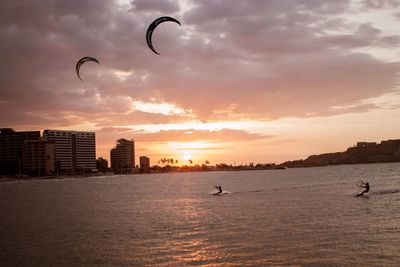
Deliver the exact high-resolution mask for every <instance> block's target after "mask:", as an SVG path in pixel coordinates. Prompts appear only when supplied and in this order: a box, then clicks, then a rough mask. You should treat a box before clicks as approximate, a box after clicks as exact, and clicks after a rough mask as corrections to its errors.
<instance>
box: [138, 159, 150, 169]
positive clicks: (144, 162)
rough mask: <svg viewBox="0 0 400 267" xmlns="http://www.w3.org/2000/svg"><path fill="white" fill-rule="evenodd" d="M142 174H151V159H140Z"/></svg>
mask: <svg viewBox="0 0 400 267" xmlns="http://www.w3.org/2000/svg"><path fill="white" fill-rule="evenodd" d="M139 163H140V172H143V173H146V172H150V159H149V158H148V157H145V156H141V157H140V159H139Z"/></svg>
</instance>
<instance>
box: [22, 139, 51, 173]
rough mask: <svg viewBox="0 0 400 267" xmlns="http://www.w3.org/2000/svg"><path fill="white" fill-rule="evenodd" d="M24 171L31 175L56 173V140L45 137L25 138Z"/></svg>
mask: <svg viewBox="0 0 400 267" xmlns="http://www.w3.org/2000/svg"><path fill="white" fill-rule="evenodd" d="M23 173H24V174H27V175H29V176H44V175H54V174H55V161H54V142H53V141H48V140H46V139H45V138H43V137H42V138H40V139H38V140H25V141H24V146H23Z"/></svg>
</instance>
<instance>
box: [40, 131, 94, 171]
mask: <svg viewBox="0 0 400 267" xmlns="http://www.w3.org/2000/svg"><path fill="white" fill-rule="evenodd" d="M43 136H44V137H45V138H46V139H47V140H49V141H54V160H55V162H56V168H57V167H58V168H59V170H58V171H60V172H61V173H76V172H88V171H92V170H95V169H96V134H95V133H94V132H80V131H63V130H44V131H43ZM57 165H58V166H57Z"/></svg>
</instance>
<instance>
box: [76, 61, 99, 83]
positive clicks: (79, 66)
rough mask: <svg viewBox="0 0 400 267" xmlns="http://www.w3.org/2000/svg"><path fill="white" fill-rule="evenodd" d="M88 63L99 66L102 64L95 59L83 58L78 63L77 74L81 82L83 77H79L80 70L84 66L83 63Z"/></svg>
mask: <svg viewBox="0 0 400 267" xmlns="http://www.w3.org/2000/svg"><path fill="white" fill-rule="evenodd" d="M87 61H94V62H97V63H98V64H100V62H99V61H98V60H97V59H95V58H94V57H83V58H81V59H79V60H78V63H76V67H75V68H76V74H77V75H78V78H79V80H81V81H82V79H81V76H80V75H79V69H80V68H81V66H82V65H83V63H85V62H87Z"/></svg>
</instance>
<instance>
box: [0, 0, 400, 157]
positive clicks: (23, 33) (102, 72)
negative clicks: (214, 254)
mask: <svg viewBox="0 0 400 267" xmlns="http://www.w3.org/2000/svg"><path fill="white" fill-rule="evenodd" d="M234 3H235V4H232V2H230V1H207V2H196V1H156V0H154V1H145V0H136V1H124V0H118V1H79V2H77V3H70V2H67V1H46V0H45V1H41V3H34V2H29V1H28V2H20V1H13V2H9V3H2V4H0V7H1V8H2V11H3V12H2V14H3V17H2V19H1V20H0V38H1V40H2V42H0V51H2V52H1V53H2V61H1V62H0V70H1V72H0V73H1V77H2V86H1V88H0V103H1V105H0V122H1V124H0V128H1V127H9V128H13V129H15V130H16V131H29V130H40V131H43V130H44V129H60V130H72V129H74V130H78V131H92V132H96V142H97V143H96V157H103V158H105V159H107V160H109V159H110V156H109V153H110V149H111V148H112V147H113V146H114V143H115V140H117V139H120V138H125V139H128V140H130V139H133V140H135V142H136V144H137V146H136V155H139V156H141V155H146V156H148V157H149V158H150V159H152V162H153V163H155V162H157V161H158V160H159V159H161V158H165V157H166V158H174V159H178V160H179V162H182V163H183V164H184V163H187V162H188V160H189V159H190V160H193V161H194V162H198V163H203V162H205V160H208V161H210V162H211V163H212V164H217V163H221V162H226V163H236V164H246V163H248V162H277V163H280V162H284V161H287V160H295V159H301V158H305V157H306V156H308V155H312V154H319V153H324V152H335V151H343V150H344V149H346V148H347V147H349V146H351V145H353V144H354V143H356V142H358V141H370V142H378V141H380V140H389V139H396V138H398V136H396V135H397V133H399V132H400V125H399V124H398V122H397V118H398V115H399V114H400V105H399V103H400V94H399V85H398V74H399V71H400V5H399V3H398V1H346V0H341V1H334V2H326V1H317V2H314V1H312V2H310V1H296V2H295V3H294V2H291V1H277V2H274V1H259V2H258V1H257V2H249V1H235V2H234ZM159 16H173V17H176V18H177V19H179V21H180V22H181V26H178V25H176V24H173V23H168V22H167V23H163V24H161V25H160V26H159V27H158V28H157V30H156V31H155V32H154V34H153V43H154V47H155V48H156V50H157V51H158V52H160V55H155V54H154V53H153V52H152V51H151V50H150V49H149V48H148V47H147V45H146V40H145V33H146V29H147V27H148V25H149V24H150V23H151V22H152V21H153V20H154V19H155V18H157V17H159ZM83 56H95V57H96V58H97V59H98V60H99V61H100V64H93V63H92V62H89V63H86V64H85V65H83V66H82V68H81V72H80V75H81V77H82V80H83V81H81V80H79V78H78V77H77V76H76V74H75V69H74V68H75V63H76V61H77V60H78V59H79V58H81V57H83Z"/></svg>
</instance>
